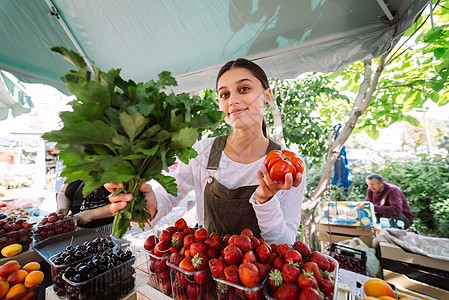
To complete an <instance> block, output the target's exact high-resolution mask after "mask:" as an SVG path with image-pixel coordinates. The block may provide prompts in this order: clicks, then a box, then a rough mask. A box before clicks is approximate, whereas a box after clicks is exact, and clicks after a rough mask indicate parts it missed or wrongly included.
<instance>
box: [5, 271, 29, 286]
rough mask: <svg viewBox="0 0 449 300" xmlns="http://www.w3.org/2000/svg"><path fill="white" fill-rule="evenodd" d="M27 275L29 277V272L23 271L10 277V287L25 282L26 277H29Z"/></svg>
mask: <svg viewBox="0 0 449 300" xmlns="http://www.w3.org/2000/svg"><path fill="white" fill-rule="evenodd" d="M27 275H28V272H27V271H25V270H22V269H20V270H17V271H15V272H13V273H12V274H11V275H9V276H8V283H9V284H10V285H15V284H18V283H23V281H24V280H25V277H27Z"/></svg>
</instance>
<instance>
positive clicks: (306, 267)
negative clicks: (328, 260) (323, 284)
mask: <svg viewBox="0 0 449 300" xmlns="http://www.w3.org/2000/svg"><path fill="white" fill-rule="evenodd" d="M302 270H303V271H305V272H307V271H310V272H312V274H313V277H315V279H316V282H317V283H318V284H319V283H320V281H321V279H322V278H323V277H322V275H321V270H320V267H318V265H317V264H316V262H313V261H309V262H306V263H305V264H303V265H302Z"/></svg>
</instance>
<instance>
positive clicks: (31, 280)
mask: <svg viewBox="0 0 449 300" xmlns="http://www.w3.org/2000/svg"><path fill="white" fill-rule="evenodd" d="M43 280H44V273H42V272H41V271H32V272H30V274H28V276H27V277H26V278H25V287H27V288H30V287H33V286H36V285H38V284H39V283H41V282H42V281H43Z"/></svg>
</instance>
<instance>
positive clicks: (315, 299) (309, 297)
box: [297, 288, 321, 300]
mask: <svg viewBox="0 0 449 300" xmlns="http://www.w3.org/2000/svg"><path fill="white" fill-rule="evenodd" d="M297 299H298V300H321V296H320V293H319V292H318V291H317V290H316V289H312V288H305V289H303V290H302V291H301V293H299V298H297Z"/></svg>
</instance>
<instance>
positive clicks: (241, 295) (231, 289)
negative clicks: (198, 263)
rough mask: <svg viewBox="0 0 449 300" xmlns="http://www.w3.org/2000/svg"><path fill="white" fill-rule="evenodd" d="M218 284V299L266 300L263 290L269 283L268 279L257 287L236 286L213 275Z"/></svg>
mask: <svg viewBox="0 0 449 300" xmlns="http://www.w3.org/2000/svg"><path fill="white" fill-rule="evenodd" d="M212 278H213V279H214V281H215V284H216V286H215V287H216V290H217V298H218V299H236V298H237V299H254V300H259V299H265V297H264V294H263V288H264V286H265V284H266V282H267V278H265V279H264V281H263V282H262V283H261V284H259V285H256V286H253V287H247V286H244V285H240V284H235V283H232V282H229V281H227V280H224V279H220V278H217V277H215V276H213V275H212Z"/></svg>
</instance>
